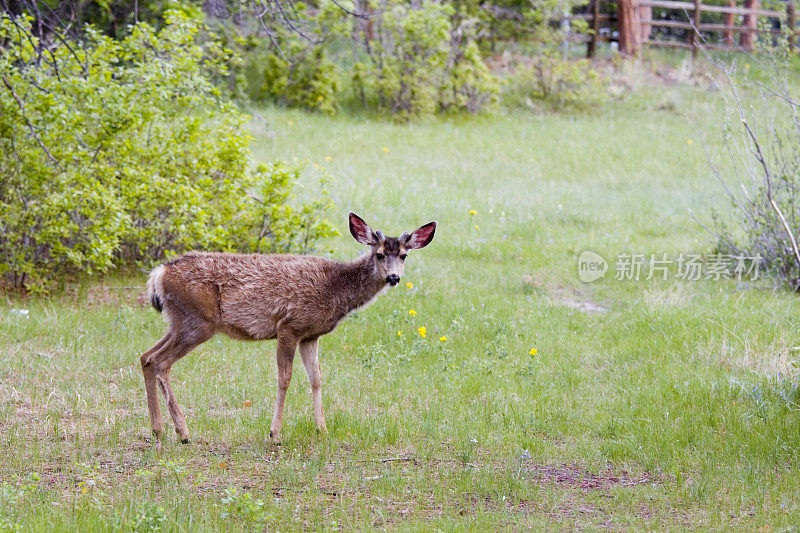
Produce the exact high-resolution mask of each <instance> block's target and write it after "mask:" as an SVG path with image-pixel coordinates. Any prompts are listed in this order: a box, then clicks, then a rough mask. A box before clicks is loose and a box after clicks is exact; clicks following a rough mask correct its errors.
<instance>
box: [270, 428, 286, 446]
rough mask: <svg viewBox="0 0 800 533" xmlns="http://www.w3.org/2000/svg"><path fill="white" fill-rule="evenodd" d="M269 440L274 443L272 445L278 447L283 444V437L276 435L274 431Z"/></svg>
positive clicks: (271, 432)
mask: <svg viewBox="0 0 800 533" xmlns="http://www.w3.org/2000/svg"><path fill="white" fill-rule="evenodd" d="M269 439H270V440H271V441H272V444H275V445H276V446H280V445H281V444H283V443H282V442H281V436H280V435H278V434H276V433H275V432H274V431H272V430H270V432H269Z"/></svg>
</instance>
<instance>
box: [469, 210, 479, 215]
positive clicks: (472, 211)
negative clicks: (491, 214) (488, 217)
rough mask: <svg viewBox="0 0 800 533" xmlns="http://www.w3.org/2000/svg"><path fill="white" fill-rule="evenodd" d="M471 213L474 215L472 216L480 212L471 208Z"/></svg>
mask: <svg viewBox="0 0 800 533" xmlns="http://www.w3.org/2000/svg"><path fill="white" fill-rule="evenodd" d="M469 214H470V215H472V216H475V215H477V214H478V212H477V211H475V210H474V209H470V210H469Z"/></svg>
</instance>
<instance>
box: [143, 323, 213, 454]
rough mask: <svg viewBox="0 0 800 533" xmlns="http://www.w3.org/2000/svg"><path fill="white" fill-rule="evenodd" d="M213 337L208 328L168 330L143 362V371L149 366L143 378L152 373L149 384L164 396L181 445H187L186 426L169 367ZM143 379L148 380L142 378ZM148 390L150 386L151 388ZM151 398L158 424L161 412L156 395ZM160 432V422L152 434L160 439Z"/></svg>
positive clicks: (205, 326) (161, 426) (162, 428)
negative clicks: (156, 387) (154, 405)
mask: <svg viewBox="0 0 800 533" xmlns="http://www.w3.org/2000/svg"><path fill="white" fill-rule="evenodd" d="M213 336H214V332H213V329H212V328H211V327H210V326H207V325H203V326H199V327H193V328H191V329H190V330H189V331H186V330H183V331H180V330H178V329H176V328H170V331H169V332H168V333H167V335H166V336H165V339H166V340H165V342H164V343H163V344H162V345H161V347H160V348H159V349H158V350H156V351H154V352H153V353H151V354H150V355H149V357H148V360H147V362H146V363H145V362H144V361H143V362H142V369H143V370H144V369H145V367H146V366H147V367H149V368H148V370H145V375H147V373H148V371H149V372H152V376H153V377H154V379H153V380H151V382H154V383H155V384H156V385H158V388H160V389H161V393H162V394H163V395H164V400H165V401H166V403H167V409H168V410H169V414H170V416H171V417H172V421H173V423H174V424H175V432H176V433H177V434H178V436H179V438H180V439H181V442H183V443H184V444H187V443H188V442H189V427H188V426H187V425H186V418H185V417H184V415H183V411H181V408H180V405H178V399H177V398H176V397H175V392H174V391H173V390H172V382H171V379H170V374H171V371H172V365H173V364H175V362H176V361H178V360H179V359H181V358H182V357H183V356H185V355H186V354H188V353H189V352H191V351H192V350H193V349H195V348H196V347H197V346H199V345H200V344H202V343H204V342H205V341H207V340H208V339H210V338H211V337H213ZM142 358H143V359H144V356H142ZM145 380H147V378H145ZM149 387H153V385H150V386H149ZM150 390H151V389H150V388H148V396H147V399H148V407H149V405H150ZM154 392H155V391H154ZM153 396H154V401H155V404H156V411H157V414H158V419H159V420H158V421H159V422H161V420H160V418H161V412H160V409H158V400H157V398H155V396H156V395H155V393H154V394H153ZM151 417H152V411H151ZM156 430H158V431H156ZM163 431H164V426H163V422H161V424H160V425H159V426H156V424H155V423H154V426H153V432H154V433H156V436H157V437H161V435H162V434H163Z"/></svg>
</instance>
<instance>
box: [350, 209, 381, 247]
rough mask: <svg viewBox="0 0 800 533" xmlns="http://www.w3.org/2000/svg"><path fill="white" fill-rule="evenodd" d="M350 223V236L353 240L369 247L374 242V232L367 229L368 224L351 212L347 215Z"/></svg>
mask: <svg viewBox="0 0 800 533" xmlns="http://www.w3.org/2000/svg"><path fill="white" fill-rule="evenodd" d="M349 221H350V234H351V235H352V236H353V238H354V239H355V240H357V241H358V242H360V243H361V244H366V245H367V246H371V245H373V244H375V242H376V236H375V232H374V231H372V228H370V227H369V224H367V223H366V222H364V219H362V218H361V217H360V216H358V215H356V214H355V213H353V212H351V213H350V215H349Z"/></svg>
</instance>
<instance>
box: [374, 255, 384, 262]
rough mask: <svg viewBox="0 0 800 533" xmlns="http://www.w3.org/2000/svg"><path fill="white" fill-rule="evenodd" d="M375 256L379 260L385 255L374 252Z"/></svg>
mask: <svg viewBox="0 0 800 533" xmlns="http://www.w3.org/2000/svg"><path fill="white" fill-rule="evenodd" d="M375 257H377V258H378V261H380V260H381V259H383V258H384V257H385V256H384V255H383V254H375Z"/></svg>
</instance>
